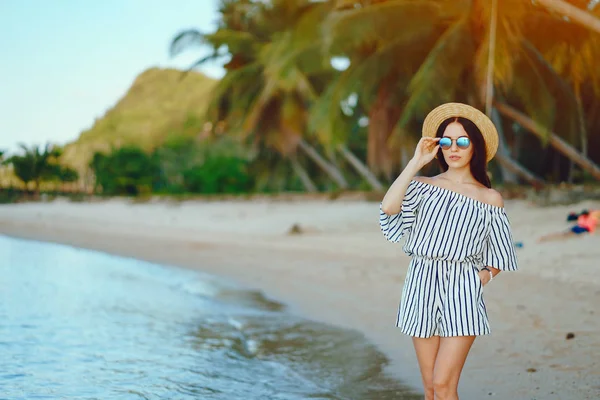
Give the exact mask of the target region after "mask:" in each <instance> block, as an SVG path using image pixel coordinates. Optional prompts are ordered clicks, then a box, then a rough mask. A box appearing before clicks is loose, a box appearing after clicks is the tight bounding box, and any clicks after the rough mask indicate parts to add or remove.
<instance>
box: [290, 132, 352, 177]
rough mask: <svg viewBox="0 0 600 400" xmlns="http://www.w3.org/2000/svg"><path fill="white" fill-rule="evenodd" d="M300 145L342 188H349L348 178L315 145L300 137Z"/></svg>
mask: <svg viewBox="0 0 600 400" xmlns="http://www.w3.org/2000/svg"><path fill="white" fill-rule="evenodd" d="M298 147H299V148H300V149H301V150H302V151H304V153H306V155H307V156H308V157H310V159H311V160H313V161H314V162H315V163H316V164H317V165H318V166H319V167H320V168H321V169H322V170H323V171H325V173H326V174H327V175H329V177H330V178H331V179H333V181H334V182H335V183H336V184H337V185H338V186H339V187H340V188H341V189H348V182H346V178H344V175H342V172H341V171H340V170H339V169H337V168H336V167H335V165H332V164H330V163H328V162H327V160H325V159H324V158H323V157H321V155H320V154H319V153H318V152H317V150H315V148H314V147H312V146H311V145H310V144H308V143H307V142H306V141H305V140H304V139H300V140H299V141H298Z"/></svg>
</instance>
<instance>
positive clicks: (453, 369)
mask: <svg viewBox="0 0 600 400" xmlns="http://www.w3.org/2000/svg"><path fill="white" fill-rule="evenodd" d="M474 341H475V336H454V337H443V338H440V347H439V351H438V354H437V357H436V360H435V366H434V368H433V390H434V393H435V397H434V398H435V400H458V381H459V379H460V373H461V372H462V369H463V366H464V365H465V361H466V360H467V355H468V354H469V350H470V349H471V346H472V345H473V342H474Z"/></svg>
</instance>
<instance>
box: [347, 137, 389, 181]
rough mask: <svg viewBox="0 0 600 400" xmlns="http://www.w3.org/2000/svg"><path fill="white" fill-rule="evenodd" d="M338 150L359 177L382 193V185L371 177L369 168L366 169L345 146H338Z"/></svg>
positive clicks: (373, 176)
mask: <svg viewBox="0 0 600 400" xmlns="http://www.w3.org/2000/svg"><path fill="white" fill-rule="evenodd" d="M338 150H339V151H340V153H342V155H343V156H344V158H346V161H348V162H349V163H350V165H352V167H354V169H355V170H356V172H358V173H359V174H360V176H362V177H363V178H364V179H365V180H366V181H367V182H369V185H371V187H372V188H373V189H375V190H381V191H383V185H382V184H381V182H379V181H378V180H377V177H376V176H375V175H373V173H372V172H371V170H370V169H369V167H367V166H366V165H365V164H364V163H363V162H362V161H361V160H360V159H359V158H358V157H356V156H355V155H354V154H353V153H352V152H351V151H350V150H349V149H348V148H347V147H346V146H344V145H343V144H340V145H339V146H338Z"/></svg>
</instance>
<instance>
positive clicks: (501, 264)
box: [482, 209, 518, 271]
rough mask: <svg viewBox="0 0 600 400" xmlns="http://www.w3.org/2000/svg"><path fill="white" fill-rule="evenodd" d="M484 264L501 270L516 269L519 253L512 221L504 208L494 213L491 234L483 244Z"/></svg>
mask: <svg viewBox="0 0 600 400" xmlns="http://www.w3.org/2000/svg"><path fill="white" fill-rule="evenodd" d="M482 256H483V260H482V261H483V265H486V266H489V267H494V268H497V269H499V270H501V271H516V270H517V269H518V266H517V255H516V253H515V246H514V244H513V238H512V232H511V229H510V222H509V220H508V216H507V215H506V212H505V211H504V209H502V210H500V211H499V212H495V213H493V215H492V221H491V226H490V230H489V235H488V237H487V238H486V239H485V242H484V244H483V254H482Z"/></svg>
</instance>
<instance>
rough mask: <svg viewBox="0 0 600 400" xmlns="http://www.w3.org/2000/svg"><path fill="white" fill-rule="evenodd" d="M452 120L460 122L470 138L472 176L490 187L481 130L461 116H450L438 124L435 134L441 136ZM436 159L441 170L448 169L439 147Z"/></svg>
mask: <svg viewBox="0 0 600 400" xmlns="http://www.w3.org/2000/svg"><path fill="white" fill-rule="evenodd" d="M452 122H458V123H459V124H461V125H462V126H463V128H464V129H465V132H467V135H469V139H470V140H471V145H472V146H473V157H472V158H471V163H470V167H471V174H472V175H473V178H475V179H476V180H477V182H479V183H481V184H482V185H484V186H485V187H488V188H491V187H492V183H491V182H490V178H489V177H488V174H487V153H486V150H485V141H484V140H483V135H482V134H481V131H480V130H479V128H478V127H477V125H475V124H474V123H473V122H471V121H470V120H468V119H466V118H463V117H451V118H448V119H446V120H444V122H442V123H441V124H440V126H439V127H438V129H437V132H436V134H435V136H436V137H442V136H443V135H444V131H445V130H446V128H447V127H448V125H450V124H451V123H452ZM437 160H438V164H439V165H440V168H441V169H442V171H444V172H446V171H448V163H447V162H446V160H445V159H444V154H443V153H442V148H441V147H440V148H439V150H438V154H437Z"/></svg>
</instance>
